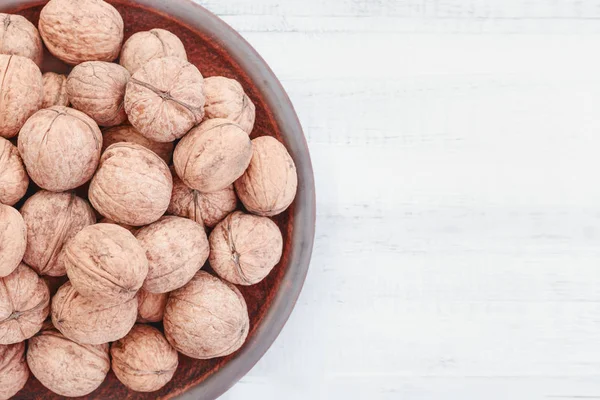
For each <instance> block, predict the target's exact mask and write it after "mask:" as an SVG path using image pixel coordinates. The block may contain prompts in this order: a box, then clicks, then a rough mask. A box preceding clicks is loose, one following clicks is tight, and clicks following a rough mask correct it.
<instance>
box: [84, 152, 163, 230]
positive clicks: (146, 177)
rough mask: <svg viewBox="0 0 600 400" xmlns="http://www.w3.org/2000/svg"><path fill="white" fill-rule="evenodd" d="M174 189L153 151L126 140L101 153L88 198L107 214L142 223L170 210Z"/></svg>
mask: <svg viewBox="0 0 600 400" xmlns="http://www.w3.org/2000/svg"><path fill="white" fill-rule="evenodd" d="M172 190H173V179H172V178H171V173H170V172H169V167H167V164H165V162H164V161H163V160H162V159H161V158H160V157H159V156H157V155H156V153H154V152H153V151H150V150H148V149H147V148H145V147H143V146H140V145H139V144H135V143H126V142H124V143H116V144H113V145H112V146H110V147H109V148H108V149H106V151H105V152H104V154H103V155H102V159H101V160H100V167H99V168H98V171H97V172H96V175H95V176H94V178H93V179H92V183H91V184H90V190H89V198H90V202H91V203H92V206H94V208H95V209H96V210H97V211H98V212H99V213H100V214H102V215H103V216H104V217H106V218H110V219H112V220H113V221H115V222H118V223H121V224H126V225H131V226H143V225H148V224H151V223H152V222H155V221H157V220H158V219H159V218H160V217H161V216H162V215H163V214H164V213H165V211H167V208H168V207H169V202H170V201H171V192H172Z"/></svg>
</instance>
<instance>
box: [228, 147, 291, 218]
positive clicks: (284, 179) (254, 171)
mask: <svg viewBox="0 0 600 400" xmlns="http://www.w3.org/2000/svg"><path fill="white" fill-rule="evenodd" d="M252 149H253V150H254V153H253V154H252V161H251V162H250V165H249V166H248V169H247V170H246V172H245V173H244V175H242V177H241V178H240V179H238V180H237V181H236V182H235V184H234V186H235V190H236V192H237V195H238V197H239V198H240V200H241V201H242V203H243V204H244V206H245V207H246V209H247V210H248V211H250V212H251V213H253V214H258V215H262V216H267V217H270V216H273V215H277V214H280V213H282V212H283V211H285V210H286V209H287V208H288V207H289V206H290V204H292V202H293V201H294V198H295V197H296V190H297V188H298V175H297V174H296V165H295V164H294V160H292V157H291V156H290V154H289V153H288V151H287V150H286V148H285V147H284V146H283V144H281V143H280V142H279V141H278V140H277V139H275V138H272V137H270V136H261V137H258V138H256V139H254V140H253V141H252Z"/></svg>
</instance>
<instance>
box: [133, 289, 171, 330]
mask: <svg viewBox="0 0 600 400" xmlns="http://www.w3.org/2000/svg"><path fill="white" fill-rule="evenodd" d="M137 298H138V317H137V322H142V323H143V322H160V321H162V319H163V315H164V313H165V306H166V305H167V299H168V298H169V294H168V293H150V292H148V291H146V290H144V289H140V291H139V292H138V296H137Z"/></svg>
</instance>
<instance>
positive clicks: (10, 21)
mask: <svg viewBox="0 0 600 400" xmlns="http://www.w3.org/2000/svg"><path fill="white" fill-rule="evenodd" d="M0 20H1V21H2V23H1V24H0V37H1V38H2V41H0V54H7V55H14V56H21V57H26V58H29V59H30V60H31V61H33V62H34V63H36V65H37V66H38V67H40V68H41V67H42V61H43V59H44V47H43V46H42V38H41V37H40V33H39V32H38V30H37V28H36V27H35V25H33V24H32V23H31V22H29V21H28V20H27V18H25V17H23V16H21V15H13V14H3V13H0Z"/></svg>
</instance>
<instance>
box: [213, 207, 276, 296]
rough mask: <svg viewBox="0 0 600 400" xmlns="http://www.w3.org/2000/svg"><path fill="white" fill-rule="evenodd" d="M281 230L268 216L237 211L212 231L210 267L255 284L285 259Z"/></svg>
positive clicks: (240, 282) (233, 279) (241, 282)
mask: <svg viewBox="0 0 600 400" xmlns="http://www.w3.org/2000/svg"><path fill="white" fill-rule="evenodd" d="M282 251H283V238H282V236H281V231H280V230H279V228H278V227H277V225H276V224H275V222H273V221H271V220H270V219H269V218H267V217H258V216H256V215H250V214H244V213H242V212H240V211H236V212H234V213H232V214H230V215H229V216H228V217H227V218H225V219H224V220H223V221H222V222H221V223H220V224H219V225H217V227H216V228H215V229H214V230H213V231H212V233H211V234H210V258H209V261H210V266H211V267H212V268H213V269H214V270H215V272H216V273H217V274H218V275H219V276H220V277H221V278H223V279H225V280H226V281H229V282H231V283H235V284H237V285H254V284H255V283H258V282H260V281H262V280H263V279H264V278H265V277H266V276H267V275H268V274H269V272H271V270H272V269H273V267H275V265H277V263H279V260H281V253H282Z"/></svg>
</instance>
